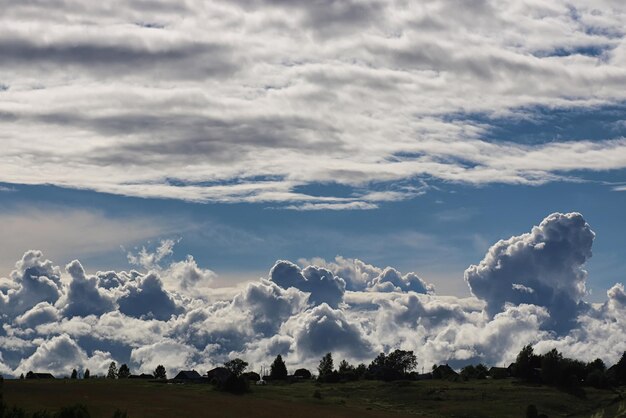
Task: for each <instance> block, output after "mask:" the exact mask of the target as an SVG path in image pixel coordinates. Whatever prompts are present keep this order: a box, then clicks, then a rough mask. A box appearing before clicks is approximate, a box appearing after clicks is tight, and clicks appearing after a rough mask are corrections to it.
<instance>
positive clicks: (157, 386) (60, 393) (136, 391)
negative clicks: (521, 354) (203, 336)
mask: <svg viewBox="0 0 626 418" xmlns="http://www.w3.org/2000/svg"><path fill="white" fill-rule="evenodd" d="M623 389H624V388H622V391H616V390H598V389H590V388H585V391H584V394H581V393H578V394H577V395H573V394H569V393H566V392H564V391H560V390H558V389H555V388H553V387H548V386H539V385H529V384H523V383H519V382H517V381H515V380H513V379H506V380H476V381H468V382H448V381H438V380H430V381H419V382H406V381H400V382H391V383H384V382H377V381H359V382H352V383H338V384H316V383H315V382H302V383H296V384H274V385H267V386H262V387H261V386H253V387H252V388H251V393H249V394H246V395H231V394H227V393H222V392H218V391H216V390H215V389H214V388H213V387H212V386H211V385H202V384H197V385H193V384H191V385H181V384H178V385H174V384H161V383H153V382H146V381H132V380H128V381H123V380H113V381H111V380H104V379H93V380H54V381H43V380H40V381H37V380H32V381H29V380H13V381H11V380H9V381H6V380H5V382H4V399H5V401H6V402H7V403H8V404H9V405H16V406H18V407H22V408H24V409H26V410H27V411H29V412H34V411H36V410H41V409H47V410H48V411H51V412H52V411H56V410H58V409H59V408H60V407H62V406H68V405H72V404H75V403H82V404H85V405H86V406H87V407H88V408H89V411H90V412H91V416H92V417H93V418H100V417H101V418H110V417H111V416H112V414H113V412H114V411H115V410H116V409H118V408H119V409H121V410H125V411H127V412H128V416H129V417H130V418H144V417H145V418H148V417H150V418H158V417H168V418H169V417H255V418H263V417H271V418H276V417H288V416H292V417H298V418H307V417H315V418H321V417H404V416H412V417H416V416H417V417H467V418H469V417H498V418H505V417H515V418H519V417H524V416H525V414H526V408H527V406H528V405H529V404H534V405H536V406H537V409H538V410H539V412H540V413H543V414H546V415H547V416H549V417H551V418H552V417H563V416H569V417H593V418H609V417H626V396H624V395H626V393H624V391H623ZM316 391H319V392H318V394H317V395H316V396H317V397H314V393H315V392H316Z"/></svg>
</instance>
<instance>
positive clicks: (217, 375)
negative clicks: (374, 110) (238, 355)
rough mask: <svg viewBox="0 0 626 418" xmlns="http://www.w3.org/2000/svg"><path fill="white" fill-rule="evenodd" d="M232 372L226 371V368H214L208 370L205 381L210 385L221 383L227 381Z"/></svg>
mask: <svg viewBox="0 0 626 418" xmlns="http://www.w3.org/2000/svg"><path fill="white" fill-rule="evenodd" d="M232 374H233V372H231V371H230V370H228V369H227V368H226V367H216V368H214V369H213V370H209V371H208V372H207V374H206V377H207V379H208V380H209V382H210V383H222V382H225V381H226V379H228V378H229V377H230V376H231V375H232Z"/></svg>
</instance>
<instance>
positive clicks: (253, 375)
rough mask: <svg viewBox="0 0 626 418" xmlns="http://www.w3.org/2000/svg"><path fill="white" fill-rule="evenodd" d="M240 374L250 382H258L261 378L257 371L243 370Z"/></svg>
mask: <svg viewBox="0 0 626 418" xmlns="http://www.w3.org/2000/svg"><path fill="white" fill-rule="evenodd" d="M242 376H243V377H245V378H246V379H248V380H250V381H252V382H258V381H259V380H261V375H260V374H258V373H257V372H245V373H244V374H242Z"/></svg>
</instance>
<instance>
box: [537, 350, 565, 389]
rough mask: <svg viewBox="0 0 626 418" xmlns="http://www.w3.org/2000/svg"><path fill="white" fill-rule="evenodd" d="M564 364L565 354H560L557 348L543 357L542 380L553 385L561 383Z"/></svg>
mask: <svg viewBox="0 0 626 418" xmlns="http://www.w3.org/2000/svg"><path fill="white" fill-rule="evenodd" d="M562 362H563V354H561V353H559V352H558V351H557V349H556V348H553V349H552V350H550V351H548V352H547V353H546V354H544V355H543V356H541V380H542V381H543V382H544V383H547V384H551V385H552V384H556V383H559V382H560V381H561V380H562V376H561V372H562V370H561V363H562Z"/></svg>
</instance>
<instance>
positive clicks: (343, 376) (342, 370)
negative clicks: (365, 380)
mask: <svg viewBox="0 0 626 418" xmlns="http://www.w3.org/2000/svg"><path fill="white" fill-rule="evenodd" d="M337 373H338V375H339V380H357V379H358V378H359V376H358V375H357V374H356V369H355V367H354V366H353V365H351V364H350V363H348V362H347V361H346V360H341V363H339V369H338V370H337Z"/></svg>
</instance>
